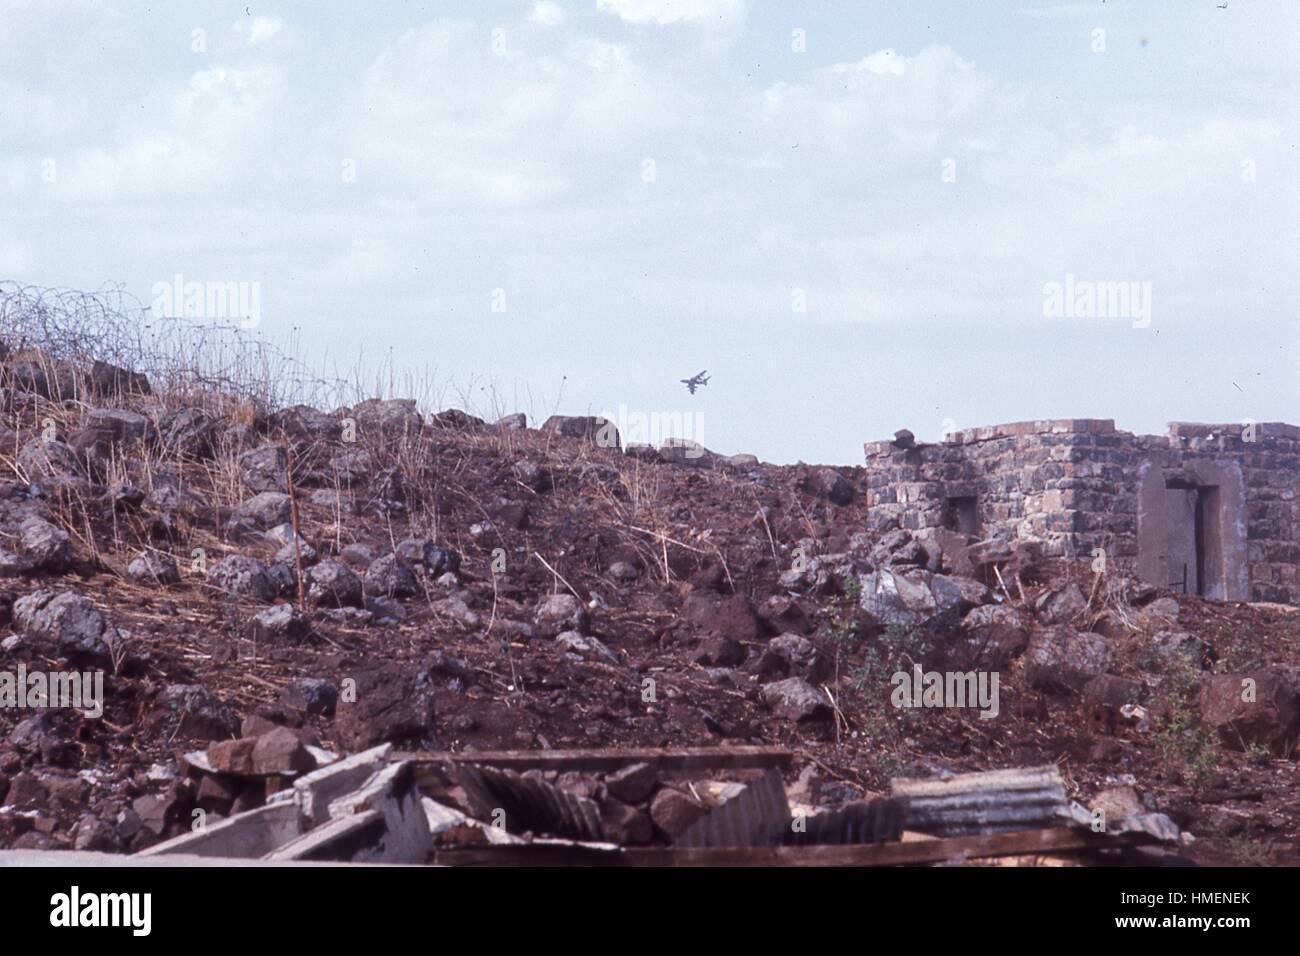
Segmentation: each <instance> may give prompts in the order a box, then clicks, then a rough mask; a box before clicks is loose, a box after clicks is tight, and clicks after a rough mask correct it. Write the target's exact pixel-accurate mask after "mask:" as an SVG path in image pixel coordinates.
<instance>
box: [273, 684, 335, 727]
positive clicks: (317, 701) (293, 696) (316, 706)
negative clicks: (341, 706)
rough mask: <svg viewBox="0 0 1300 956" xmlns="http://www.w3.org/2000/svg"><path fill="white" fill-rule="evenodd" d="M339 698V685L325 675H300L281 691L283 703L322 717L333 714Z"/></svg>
mask: <svg viewBox="0 0 1300 956" xmlns="http://www.w3.org/2000/svg"><path fill="white" fill-rule="evenodd" d="M338 700H339V689H338V687H337V686H335V684H334V682H333V681H331V680H326V679H325V678H323V677H299V678H298V679H297V680H294V681H292V682H290V683H289V684H287V685H286V686H285V687H284V689H283V690H281V691H280V703H281V705H283V706H285V707H289V708H292V709H294V710H301V711H303V712H304V713H307V714H315V715H319V716H322V717H331V716H333V714H334V708H335V706H336V705H337V704H338Z"/></svg>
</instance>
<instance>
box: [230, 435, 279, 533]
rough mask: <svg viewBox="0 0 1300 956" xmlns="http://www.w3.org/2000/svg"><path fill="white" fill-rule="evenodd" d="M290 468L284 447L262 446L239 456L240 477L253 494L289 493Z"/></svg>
mask: <svg viewBox="0 0 1300 956" xmlns="http://www.w3.org/2000/svg"><path fill="white" fill-rule="evenodd" d="M288 466H289V456H288V454H287V453H286V452H285V450H284V446H283V445H275V444H267V445H262V446H261V447H259V448H254V449H253V450H252V451H246V452H244V453H243V454H242V455H240V456H239V477H240V479H241V480H242V481H243V482H244V487H246V488H247V489H248V490H249V491H252V492H266V491H270V492H287V491H288V490H289V484H288V480H287V479H286V477H285V472H286V469H287V468H288ZM278 523H279V522H277V524H278Z"/></svg>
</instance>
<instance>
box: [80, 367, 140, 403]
mask: <svg viewBox="0 0 1300 956" xmlns="http://www.w3.org/2000/svg"><path fill="white" fill-rule="evenodd" d="M88 384H89V385H90V392H91V394H92V395H96V396H98V397H99V398H117V397H118V396H121V395H152V394H153V388H152V387H151V386H150V385H149V377H148V376H147V375H144V374H143V373H140V372H132V371H130V370H129V369H125V368H120V367H118V366H116V365H110V364H109V363H108V362H101V361H99V360H98V359H96V360H95V361H94V364H92V365H91V366H90V375H89V378H88Z"/></svg>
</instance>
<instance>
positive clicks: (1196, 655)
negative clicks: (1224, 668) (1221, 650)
mask: <svg viewBox="0 0 1300 956" xmlns="http://www.w3.org/2000/svg"><path fill="white" fill-rule="evenodd" d="M1151 647H1152V648H1153V650H1154V651H1155V653H1156V654H1157V656H1159V657H1160V658H1161V659H1162V660H1163V661H1165V662H1166V663H1167V664H1175V665H1176V664H1178V663H1180V662H1185V663H1188V664H1191V665H1192V666H1193V667H1194V668H1196V669H1197V670H1207V669H1208V668H1209V667H1210V666H1211V665H1212V664H1213V663H1214V662H1215V661H1216V660H1218V655H1217V654H1215V653H1214V648H1213V647H1211V646H1210V645H1209V644H1207V643H1206V642H1205V641H1203V640H1201V639H1200V638H1199V637H1196V636H1195V635H1193V634H1188V633H1187V632H1186V631H1161V632H1160V633H1158V634H1157V635H1156V636H1155V637H1153V638H1152V639H1151Z"/></svg>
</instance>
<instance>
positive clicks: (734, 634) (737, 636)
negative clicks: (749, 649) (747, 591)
mask: <svg viewBox="0 0 1300 956" xmlns="http://www.w3.org/2000/svg"><path fill="white" fill-rule="evenodd" d="M682 617H684V618H685V619H686V621H687V622H689V623H690V624H691V625H692V626H693V627H694V628H696V629H697V630H698V631H701V632H704V633H708V632H714V633H717V634H721V635H722V636H723V637H725V638H728V639H729V640H732V641H739V642H745V641H756V640H758V639H759V637H760V636H762V634H763V633H764V629H763V622H762V620H761V619H760V618H759V616H758V615H757V614H756V613H754V608H753V605H751V604H750V603H749V599H748V598H747V597H745V595H743V594H733V595H731V596H729V597H725V598H724V597H721V596H719V595H717V594H714V593H713V592H711V591H705V590H693V591H691V593H690V594H688V595H687V596H686V601H685V604H684V605H683V607H682Z"/></svg>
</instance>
